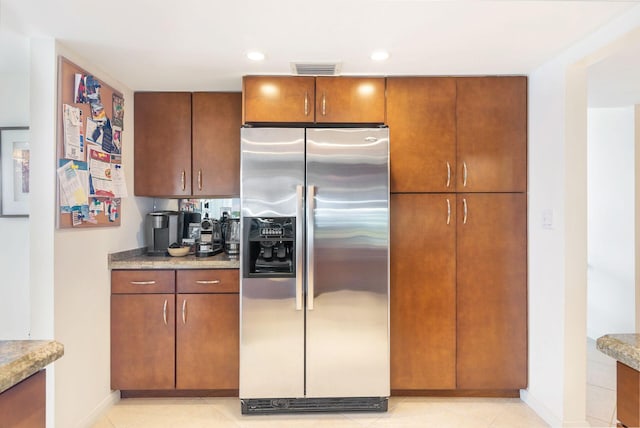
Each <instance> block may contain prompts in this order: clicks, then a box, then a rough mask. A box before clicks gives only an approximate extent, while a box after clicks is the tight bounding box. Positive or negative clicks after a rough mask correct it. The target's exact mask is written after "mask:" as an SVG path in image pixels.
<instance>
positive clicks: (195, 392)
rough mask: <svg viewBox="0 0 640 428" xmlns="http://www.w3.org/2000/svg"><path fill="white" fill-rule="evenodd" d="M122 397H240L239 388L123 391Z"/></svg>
mask: <svg viewBox="0 0 640 428" xmlns="http://www.w3.org/2000/svg"><path fill="white" fill-rule="evenodd" d="M120 396H121V397H122V398H154V397H156V398H157V397H162V398H167V397H238V390H237V389H159V390H128V391H121V392H120Z"/></svg>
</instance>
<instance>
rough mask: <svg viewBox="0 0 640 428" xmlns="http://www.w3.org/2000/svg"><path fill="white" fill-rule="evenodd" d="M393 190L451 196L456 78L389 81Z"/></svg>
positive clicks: (453, 181) (413, 78)
mask: <svg viewBox="0 0 640 428" xmlns="http://www.w3.org/2000/svg"><path fill="white" fill-rule="evenodd" d="M387 124H388V125H389V133H390V135H389V141H390V149H389V151H390V157H391V163H390V170H391V191H392V192H398V193H400V192H453V191H455V186H456V182H455V176H454V174H455V171H456V79H455V78H453V77H388V78H387Z"/></svg>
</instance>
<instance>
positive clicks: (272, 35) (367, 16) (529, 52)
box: [0, 0, 640, 100]
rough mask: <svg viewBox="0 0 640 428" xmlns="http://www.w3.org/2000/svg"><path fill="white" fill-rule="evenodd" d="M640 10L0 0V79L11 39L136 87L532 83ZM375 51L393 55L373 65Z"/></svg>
mask: <svg viewBox="0 0 640 428" xmlns="http://www.w3.org/2000/svg"><path fill="white" fill-rule="evenodd" d="M639 2H640V0H621V1H616V0H609V1H600V0H584V1H580V0H572V1H560V0H529V1H525V0H501V1H485V0H439V1H434V0H229V1H222V0H182V1H171V2H169V1H166V0H134V1H131V0H127V1H125V0H110V1H108V2H106V3H95V2H87V1H86V0H0V71H3V70H6V68H8V67H11V66H14V67H19V66H20V64H21V62H24V63H25V67H26V69H28V55H26V56H25V55H24V49H25V46H26V45H25V43H26V42H25V39H24V37H17V36H16V32H17V33H20V34H22V35H24V36H29V37H39V36H46V37H54V38H56V39H58V40H59V42H61V43H62V44H64V45H66V46H67V47H68V48H69V49H71V50H72V51H74V52H77V53H78V54H79V55H80V56H82V57H84V58H86V59H87V60H89V61H90V62H91V63H93V64H96V66H98V67H99V68H100V69H103V70H104V71H106V72H107V73H109V74H110V75H112V76H113V77H114V78H116V79H118V80H120V81H121V82H122V83H124V84H125V85H127V86H128V87H130V88H132V89H133V90H188V91H198V90H209V91H218V90H240V89H241V76H242V75H244V74H272V73H275V74H289V73H291V70H290V62H292V61H312V62H313V61H339V62H341V63H342V74H345V75H347V74H356V75H357V74H377V75H469V74H476V75H477V74H528V73H529V72H531V71H532V70H534V69H535V68H536V67H537V66H539V65H541V64H542V63H544V62H546V61H548V60H549V59H551V58H553V57H554V56H555V55H557V54H558V53H559V52H561V51H562V50H564V49H566V48H567V47H569V46H570V45H571V44H573V43H575V42H576V41H578V40H580V39H582V38H584V37H585V36H587V35H588V34H590V33H592V32H593V31H595V30H596V29H598V28H599V27H601V26H602V25H604V24H606V23H607V22H609V21H611V20H612V19H613V18H615V17H616V16H618V15H620V14H623V13H625V12H627V11H628V10H629V9H630V8H632V7H634V6H637V5H638V3H639ZM377 49H386V50H388V51H389V53H390V55H391V56H390V58H389V59H388V60H387V61H385V62H381V63H376V62H374V61H372V60H371V59H370V58H369V55H370V54H371V52H372V51H374V50H377ZM249 50H261V51H263V52H264V53H265V54H266V59H265V60H264V61H262V62H252V61H250V60H248V59H247V58H246V56H245V54H246V53H247V52H248V51H249ZM5 53H6V54H5ZM638 53H640V52H635V53H628V54H626V55H627V56H626V57H625V59H621V61H622V60H624V61H629V62H631V63H635V62H638V60H637V59H636V58H640V55H638ZM9 55H12V56H11V57H9ZM620 55H623V54H620ZM9 58H10V59H9ZM605 65H606V64H603V65H602V70H603V71H602V73H604V75H606V76H608V75H609V74H608V73H611V72H612V70H613V71H614V72H617V70H618V69H617V67H618V66H617V65H615V64H612V65H611V66H610V67H609V69H608V70H605ZM626 69H627V70H632V68H631V67H630V66H629V65H628V64H627V68H626ZM635 70H640V67H639V66H636V68H635ZM638 75H640V74H638V71H636V72H635V76H638ZM630 76H633V71H630ZM604 92H606V91H604ZM639 100H640V98H639Z"/></svg>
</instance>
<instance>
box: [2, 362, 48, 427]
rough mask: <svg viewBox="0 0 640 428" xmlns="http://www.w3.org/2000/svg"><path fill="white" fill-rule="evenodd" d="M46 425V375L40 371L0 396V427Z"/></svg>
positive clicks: (43, 371)
mask: <svg viewBox="0 0 640 428" xmlns="http://www.w3.org/2000/svg"><path fill="white" fill-rule="evenodd" d="M46 425H47V424H46V375H45V370H44V369H42V370H40V371H39V372H37V373H35V374H33V375H31V376H29V377H28V378H26V379H24V380H23V381H22V382H20V383H18V384H16V385H14V386H12V387H11V388H9V389H7V390H6V391H4V392H2V393H1V394H0V427H2V428H45V427H46Z"/></svg>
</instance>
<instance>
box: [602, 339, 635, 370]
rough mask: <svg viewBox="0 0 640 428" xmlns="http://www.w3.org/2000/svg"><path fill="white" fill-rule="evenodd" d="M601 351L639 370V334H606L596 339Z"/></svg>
mask: <svg viewBox="0 0 640 428" xmlns="http://www.w3.org/2000/svg"><path fill="white" fill-rule="evenodd" d="M596 347H597V348H598V350H600V351H601V352H602V353H604V354H607V355H608V356H610V357H612V358H615V359H616V360H618V361H620V362H621V363H623V364H626V365H627V366H629V367H631V368H632V369H635V370H638V371H640V334H606V335H604V336H602V337H600V338H599V339H598V340H597V341H596Z"/></svg>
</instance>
